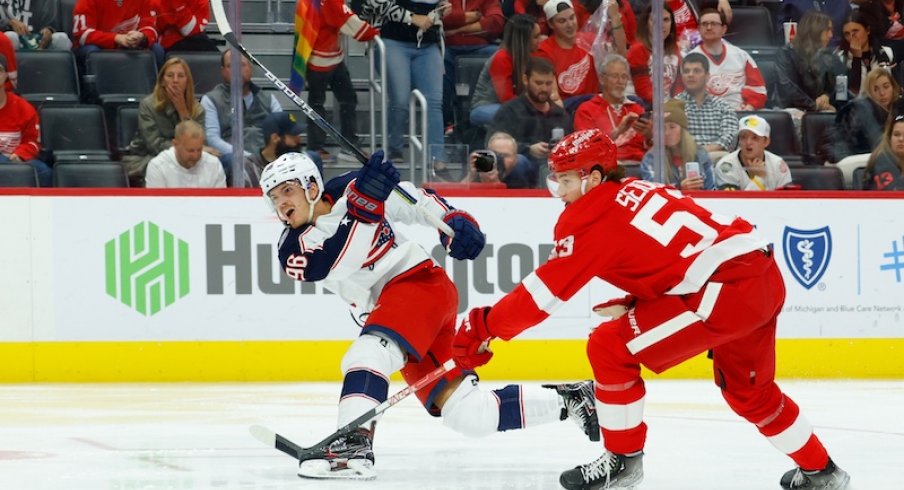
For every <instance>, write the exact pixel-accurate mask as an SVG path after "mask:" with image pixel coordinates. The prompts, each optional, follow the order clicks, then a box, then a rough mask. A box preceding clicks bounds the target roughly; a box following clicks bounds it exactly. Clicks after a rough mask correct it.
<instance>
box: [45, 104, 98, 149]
mask: <svg viewBox="0 0 904 490" xmlns="http://www.w3.org/2000/svg"><path fill="white" fill-rule="evenodd" d="M41 144H42V145H43V146H44V150H45V151H47V152H49V153H50V155H51V158H50V160H52V161H54V162H57V163H60V162H73V161H75V162H78V161H89V160H110V149H109V146H108V144H107V129H106V123H105V122H104V112H103V109H101V107H100V106H96V105H81V106H74V107H44V108H43V109H41Z"/></svg>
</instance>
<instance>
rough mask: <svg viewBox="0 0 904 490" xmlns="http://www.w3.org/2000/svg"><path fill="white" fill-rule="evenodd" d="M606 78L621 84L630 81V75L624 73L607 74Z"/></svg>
mask: <svg viewBox="0 0 904 490" xmlns="http://www.w3.org/2000/svg"><path fill="white" fill-rule="evenodd" d="M606 76H607V77H609V78H611V79H612V80H616V81H619V82H627V81H628V80H629V77H628V75H625V74H624V73H606Z"/></svg>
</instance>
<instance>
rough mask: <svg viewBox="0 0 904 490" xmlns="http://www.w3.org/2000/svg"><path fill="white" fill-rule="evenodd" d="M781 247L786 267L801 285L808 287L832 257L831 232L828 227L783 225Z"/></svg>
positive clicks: (811, 285) (815, 280)
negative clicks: (814, 228)
mask: <svg viewBox="0 0 904 490" xmlns="http://www.w3.org/2000/svg"><path fill="white" fill-rule="evenodd" d="M782 249H783V250H784V253H785V262H786V263H787V264H788V269H789V270H790V271H791V275H792V276H793V277H794V279H795V280H797V282H799V283H800V285H801V286H803V287H805V288H807V289H810V288H812V287H813V285H815V284H816V283H817V282H818V281H819V279H820V278H821V277H822V275H823V274H825V272H826V269H827V268H828V266H829V259H830V258H831V257H832V233H831V232H830V231H829V227H828V226H826V227H823V228H819V229H817V230H798V229H795V228H791V227H790V226H786V227H785V231H784V232H783V234H782Z"/></svg>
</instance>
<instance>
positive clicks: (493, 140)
mask: <svg viewBox="0 0 904 490" xmlns="http://www.w3.org/2000/svg"><path fill="white" fill-rule="evenodd" d="M537 180H538V175H537V166H536V165H534V164H533V163H531V161H530V160H528V159H527V157H525V156H524V155H519V154H518V142H517V141H515V138H513V137H512V135H510V134H508V133H503V132H501V131H500V132H497V133H493V134H492V135H490V139H488V140H487V148H486V149H485V150H477V151H475V152H474V153H471V158H470V171H469V172H468V176H467V177H466V178H465V181H466V182H478V183H485V184H493V183H498V182H501V183H503V184H505V187H506V188H508V189H532V188H535V187H537Z"/></svg>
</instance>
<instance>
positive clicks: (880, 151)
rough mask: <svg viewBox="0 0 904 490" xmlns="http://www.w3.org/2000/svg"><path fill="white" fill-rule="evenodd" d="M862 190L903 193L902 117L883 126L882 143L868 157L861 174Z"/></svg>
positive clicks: (903, 145)
mask: <svg viewBox="0 0 904 490" xmlns="http://www.w3.org/2000/svg"><path fill="white" fill-rule="evenodd" d="M863 188H864V189H867V190H875V191H904V115H900V116H897V117H895V118H894V119H893V120H891V121H889V123H888V124H886V125H885V133H884V134H883V136H882V141H881V142H880V143H879V146H877V147H876V149H875V150H873V153H872V154H871V155H870V156H869V161H868V162H867V164H866V170H865V171H864V172H863Z"/></svg>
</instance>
